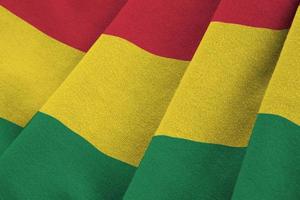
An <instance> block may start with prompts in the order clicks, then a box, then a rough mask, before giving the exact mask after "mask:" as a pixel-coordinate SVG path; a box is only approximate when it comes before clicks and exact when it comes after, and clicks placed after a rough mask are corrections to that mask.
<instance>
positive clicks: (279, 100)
mask: <svg viewBox="0 0 300 200" xmlns="http://www.w3.org/2000/svg"><path fill="white" fill-rule="evenodd" d="M299 22H300V8H299V9H298V11H297V14H296V16H295V19H294V22H293V25H292V27H291V29H290V31H289V34H288V36H287V39H286V41H285V43H284V47H283V49H282V52H281V54H280V58H279V60H278V62H277V65H276V68H275V71H274V73H273V75H272V79H271V81H270V84H269V86H268V89H267V92H266V94H265V96H264V100H263V103H262V105H261V108H260V111H259V112H260V113H272V114H277V115H281V116H284V117H286V118H288V119H289V120H291V121H293V122H295V123H297V124H300V112H299V111H300V67H299V66H300V60H299V58H300V38H299V35H300V23H299Z"/></svg>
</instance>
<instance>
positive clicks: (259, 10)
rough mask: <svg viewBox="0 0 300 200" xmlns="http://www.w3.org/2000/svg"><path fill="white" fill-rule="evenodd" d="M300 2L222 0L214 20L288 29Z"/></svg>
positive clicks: (294, 0) (281, 0) (286, 0)
mask: <svg viewBox="0 0 300 200" xmlns="http://www.w3.org/2000/svg"><path fill="white" fill-rule="evenodd" d="M298 4H299V1H298V0H222V1H221V2H220V4H219V6H218V9H217V11H216V13H215V15H214V18H213V21H221V22H227V23H236V24H242V25H248V26H254V27H262V28H270V29H286V28H289V27H290V25H291V23H292V20H293V17H294V15H295V12H296V9H297V7H298Z"/></svg>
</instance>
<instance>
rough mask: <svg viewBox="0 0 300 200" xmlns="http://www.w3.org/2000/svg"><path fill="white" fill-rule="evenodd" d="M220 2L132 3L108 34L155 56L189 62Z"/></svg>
mask: <svg viewBox="0 0 300 200" xmlns="http://www.w3.org/2000/svg"><path fill="white" fill-rule="evenodd" d="M218 2H219V0H189V1H188V2H187V1H182V0H163V1H162V0H144V1H141V0H130V1H128V3H127V4H126V5H125V6H124V7H123V9H122V10H121V11H120V13H119V14H118V16H117V17H116V18H115V19H114V21H113V22H112V24H111V25H109V27H108V28H107V30H106V31H105V33H107V34H110V35H116V36H119V37H122V38H124V39H127V40H129V41H131V42H133V43H135V44H136V45H138V46H140V47H142V48H144V49H145V50H147V51H150V52H152V53H154V54H157V55H160V56H165V57H170V58H177V59H182V60H190V59H191V58H192V56H193V54H194V52H195V50H196V48H197V46H198V44H199V42H200V40H201V38H202V36H203V34H204V32H205V31H206V28H207V26H208V24H209V22H210V19H211V16H212V15H213V13H214V11H215V9H216V7H217V4H218Z"/></svg>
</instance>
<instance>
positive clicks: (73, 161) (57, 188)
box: [0, 113, 135, 200]
mask: <svg viewBox="0 0 300 200" xmlns="http://www.w3.org/2000/svg"><path fill="white" fill-rule="evenodd" d="M95 134H96V133H95ZM134 171H135V168H134V167H132V166H130V165H128V164H126V163H123V162H121V161H118V160H115V159H113V158H111V157H108V156H106V155H105V154H103V153H101V152H100V151H98V150H97V149H96V148H94V147H93V146H92V145H91V144H90V143H88V142H86V141H85V140H84V139H82V138H81V137H80V136H78V135H77V134H74V133H73V132H72V131H71V130H70V129H68V128H66V127H65V126H64V125H63V124H62V123H60V122H59V121H57V120H56V119H54V118H52V117H50V116H47V115H45V114H43V113H38V114H37V115H36V116H35V117H34V118H33V119H32V121H31V122H30V123H29V125H28V126H27V127H26V128H25V129H24V130H23V131H22V133H21V134H20V136H19V137H18V138H17V139H16V140H15V142H14V143H13V144H12V145H11V146H10V148H8V149H7V151H6V152H5V153H4V154H3V156H2V157H1V159H0V193H1V194H0V199H1V197H2V198H3V199H2V200H15V199H18V200H19V199H30V200H41V199H43V200H48V199H49V200H50V199H51V200H53V199H57V200H58V199H59V200H69V199H70V200H71V199H72V200H75V199H78V200H79V199H80V200H81V199H84V200H94V199H95V200H96V199H97V200H101V199H106V200H107V199H121V197H122V196H123V194H124V192H125V190H126V188H127V186H128V184H129V182H130V180H131V178H132V176H133V174H134Z"/></svg>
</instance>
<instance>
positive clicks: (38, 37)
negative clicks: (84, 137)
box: [0, 6, 83, 126]
mask: <svg viewBox="0 0 300 200" xmlns="http://www.w3.org/2000/svg"><path fill="white" fill-rule="evenodd" d="M0 38H1V40H0V47H1V48H0V63H1V65H0V71H1V72H0V94H1V95H0V108H1V109H0V117H1V118H4V119H7V120H9V121H11V122H13V123H15V124H18V125H19V126H24V125H25V124H26V123H27V122H28V121H29V120H30V119H31V117H32V116H33V115H34V114H35V113H36V112H37V111H38V109H40V107H41V106H42V105H43V104H44V103H45V101H46V100H47V99H48V98H49V96H50V95H51V94H52V93H53V92H54V90H56V88H57V87H58V86H59V85H60V84H61V82H62V81H63V80H64V79H65V77H66V76H67V75H68V74H69V72H70V71H71V70H72V69H73V67H75V65H76V64H77V63H78V61H79V60H80V59H81V58H82V56H83V53H82V52H80V51H78V50H76V49H73V48H71V47H69V46H67V45H65V44H63V43H61V42H59V41H57V40H54V39H52V38H50V37H49V36H47V35H45V34H43V33H42V32H40V31H38V30H37V29H36V28H34V27H32V26H31V25H29V24H27V23H26V22H24V21H23V20H22V19H20V18H18V17H16V16H15V15H14V14H12V13H10V12H9V11H8V10H6V9H5V8H3V7H1V6H0Z"/></svg>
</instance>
